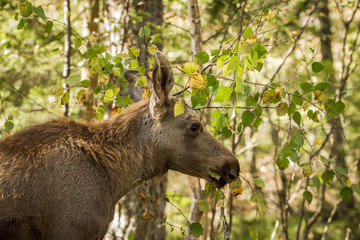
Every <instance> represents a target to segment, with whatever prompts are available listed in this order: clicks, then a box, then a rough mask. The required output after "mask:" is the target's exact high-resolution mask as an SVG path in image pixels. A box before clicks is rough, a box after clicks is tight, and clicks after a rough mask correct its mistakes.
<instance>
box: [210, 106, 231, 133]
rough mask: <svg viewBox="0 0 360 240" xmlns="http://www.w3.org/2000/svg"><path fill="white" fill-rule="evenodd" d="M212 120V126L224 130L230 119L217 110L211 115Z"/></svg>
mask: <svg viewBox="0 0 360 240" xmlns="http://www.w3.org/2000/svg"><path fill="white" fill-rule="evenodd" d="M211 118H212V120H213V122H212V125H213V126H214V127H215V128H217V129H222V128H224V127H226V126H227V123H228V119H227V117H226V116H225V115H223V114H222V113H221V112H220V111H219V110H218V109H215V110H214V111H213V112H212V113H211Z"/></svg>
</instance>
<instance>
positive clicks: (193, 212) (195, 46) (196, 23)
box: [186, 0, 205, 239]
mask: <svg viewBox="0 0 360 240" xmlns="http://www.w3.org/2000/svg"><path fill="white" fill-rule="evenodd" d="M188 11H189V17H190V28H191V29H190V32H191V51H192V56H193V58H194V56H195V54H196V53H198V52H200V51H202V38H201V21H200V12H199V6H198V3H197V0H188ZM188 181H189V185H190V188H191V208H190V214H189V222H188V225H187V228H186V236H187V238H186V239H198V238H197V237H195V236H193V235H192V234H190V224H191V223H197V222H200V220H201V217H202V215H203V212H202V211H201V210H200V206H199V202H200V200H201V199H204V198H205V192H204V190H203V189H202V186H201V180H200V179H199V178H196V177H192V176H189V177H188Z"/></svg>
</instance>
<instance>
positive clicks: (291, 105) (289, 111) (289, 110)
mask: <svg viewBox="0 0 360 240" xmlns="http://www.w3.org/2000/svg"><path fill="white" fill-rule="evenodd" d="M295 111H296V105H295V103H294V102H293V101H291V103H290V105H289V108H288V115H289V116H291V115H292V114H293V113H294V112H295Z"/></svg>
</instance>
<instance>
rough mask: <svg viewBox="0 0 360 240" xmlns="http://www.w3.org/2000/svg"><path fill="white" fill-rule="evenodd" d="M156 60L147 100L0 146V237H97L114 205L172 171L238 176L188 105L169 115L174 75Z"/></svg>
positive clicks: (226, 178)
mask: <svg viewBox="0 0 360 240" xmlns="http://www.w3.org/2000/svg"><path fill="white" fill-rule="evenodd" d="M155 60H156V62H157V68H155V70H154V73H155V74H153V75H155V76H158V77H157V78H158V79H154V80H153V84H154V85H155V86H156V87H157V91H158V93H156V92H155V93H153V95H152V97H151V100H150V101H141V102H138V103H136V104H134V105H132V106H131V107H130V108H128V109H127V110H126V111H124V112H123V113H122V114H120V115H119V116H116V117H114V118H112V119H110V120H107V121H103V122H101V123H97V124H81V123H77V122H74V121H69V120H56V121H51V122H47V123H44V124H41V125H37V126H34V127H31V128H29V129H26V130H23V131H21V132H19V133H16V134H14V135H12V136H10V137H8V138H5V139H3V140H1V141H0V239H52V240H53V239H102V238H103V237H104V235H105V234H106V231H107V228H108V225H109V223H110V222H111V220H112V218H113V214H114V208H115V204H116V203H117V201H118V200H119V199H120V198H121V197H122V196H123V195H124V194H125V193H127V192H128V191H130V190H131V189H133V188H134V187H136V186H137V185H139V184H140V183H141V182H142V181H144V180H146V179H150V178H152V177H154V176H155V175H158V174H163V173H165V172H166V171H167V170H168V169H172V170H176V171H180V172H183V173H185V174H189V175H193V176H197V177H202V178H205V179H206V180H208V181H209V182H211V183H213V184H214V185H215V186H218V187H221V186H223V185H224V184H225V183H226V182H230V181H232V180H234V179H235V178H236V177H237V176H238V173H239V164H238V162H237V160H236V158H235V157H234V155H233V154H232V153H231V152H230V151H229V150H228V149H227V148H226V147H224V146H223V145H222V144H221V143H219V142H218V141H217V140H216V139H215V138H214V137H212V136H211V134H210V133H209V132H208V131H207V130H205V129H204V128H203V126H202V125H201V123H200V121H199V119H198V117H197V116H196V114H195V113H194V112H193V111H192V109H191V108H189V107H188V106H185V112H184V113H183V114H182V115H180V116H177V117H174V114H173V112H174V104H175V103H176V101H177V100H176V99H175V98H171V97H169V96H168V94H169V91H170V90H171V88H170V87H169V86H172V85H173V74H172V71H171V68H170V67H169V62H168V61H167V59H166V58H165V57H164V56H163V54H161V53H158V54H157V55H156V56H155ZM162 65H165V67H159V66H162ZM157 71H160V73H159V72H157ZM163 78H165V79H163ZM164 82H165V83H164ZM169 84H170V85H169ZM169 89H170V90H169ZM158 95H159V96H158ZM194 124H196V125H197V126H198V129H197V130H196V131H194V130H192V128H191V126H192V125H194ZM208 170H213V171H217V172H219V173H220V174H221V176H222V177H221V179H220V180H216V179H214V178H211V177H210V176H209V174H208Z"/></svg>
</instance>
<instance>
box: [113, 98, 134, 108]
mask: <svg viewBox="0 0 360 240" xmlns="http://www.w3.org/2000/svg"><path fill="white" fill-rule="evenodd" d="M115 102H116V105H118V106H126V105H130V104H132V103H133V100H131V98H130V96H125V97H123V96H117V97H116V98H115Z"/></svg>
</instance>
